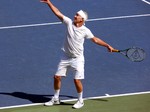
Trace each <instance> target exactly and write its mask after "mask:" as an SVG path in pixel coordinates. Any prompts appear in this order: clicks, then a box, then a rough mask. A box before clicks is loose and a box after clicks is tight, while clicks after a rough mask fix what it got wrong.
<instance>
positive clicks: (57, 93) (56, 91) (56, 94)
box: [54, 89, 60, 99]
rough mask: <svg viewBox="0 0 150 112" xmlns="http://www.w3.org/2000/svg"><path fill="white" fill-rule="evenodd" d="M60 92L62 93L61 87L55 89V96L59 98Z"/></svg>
mask: <svg viewBox="0 0 150 112" xmlns="http://www.w3.org/2000/svg"><path fill="white" fill-rule="evenodd" d="M59 93H60V89H58V90H55V94H54V98H56V99H58V98H59Z"/></svg>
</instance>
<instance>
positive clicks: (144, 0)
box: [142, 0, 150, 5]
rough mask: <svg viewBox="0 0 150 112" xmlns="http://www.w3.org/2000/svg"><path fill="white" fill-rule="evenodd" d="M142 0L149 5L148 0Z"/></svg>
mask: <svg viewBox="0 0 150 112" xmlns="http://www.w3.org/2000/svg"><path fill="white" fill-rule="evenodd" d="M142 1H143V2H145V3H147V4H149V5H150V2H148V1H146V0H142Z"/></svg>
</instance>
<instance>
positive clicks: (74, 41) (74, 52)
mask: <svg viewBox="0 0 150 112" xmlns="http://www.w3.org/2000/svg"><path fill="white" fill-rule="evenodd" d="M63 22H64V23H65V24H66V27H67V35H66V38H65V40H64V45H63V48H62V49H63V51H64V52H65V53H66V54H67V55H68V56H69V57H78V56H83V52H84V47H83V44H84V39H85V38H87V39H91V38H93V37H94V35H93V34H92V32H91V31H90V30H89V29H88V28H87V27H86V26H84V25H83V26H81V27H76V26H75V25H74V24H73V21H72V20H71V19H70V18H68V17H66V16H64V17H63Z"/></svg>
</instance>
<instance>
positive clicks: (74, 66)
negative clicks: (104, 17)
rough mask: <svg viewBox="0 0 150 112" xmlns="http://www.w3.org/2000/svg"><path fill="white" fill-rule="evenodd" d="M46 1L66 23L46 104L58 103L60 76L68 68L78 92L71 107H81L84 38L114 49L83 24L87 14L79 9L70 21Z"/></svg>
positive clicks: (111, 49)
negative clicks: (60, 56)
mask: <svg viewBox="0 0 150 112" xmlns="http://www.w3.org/2000/svg"><path fill="white" fill-rule="evenodd" d="M41 2H43V3H46V4H47V5H48V6H49V8H50V9H51V10H52V12H53V13H54V14H55V15H56V16H57V17H58V18H59V19H60V20H61V21H62V22H63V23H64V24H65V25H66V29H67V34H66V38H65V40H64V46H63V48H62V51H63V53H62V58H61V60H60V63H59V64H58V69H57V72H56V74H55V75H54V90H55V93H54V96H53V97H52V99H51V100H50V101H49V102H46V103H45V105H46V106H52V105H54V104H60V100H59V93H60V88H61V78H62V77H64V76H66V75H67V71H68V70H72V72H73V74H74V84H75V87H76V90H77V93H78V101H77V102H76V103H75V104H74V105H73V108H81V107H83V106H84V101H83V86H82V82H81V80H82V79H84V54H83V53H84V47H83V44H84V40H85V39H90V40H91V41H92V42H94V43H96V44H98V45H100V46H104V47H106V48H107V49H108V51H109V52H113V51H114V50H115V49H114V48H113V47H111V46H110V45H109V44H107V43H106V42H104V41H103V40H101V39H99V38H97V37H95V36H94V35H93V34H92V32H91V31H90V30H89V29H88V28H87V27H86V26H85V21H86V20H87V19H88V14H87V13H86V12H85V11H83V10H80V11H78V12H77V13H76V15H75V16H74V21H72V20H71V19H70V18H68V17H67V16H65V15H63V14H62V13H61V12H60V11H59V10H58V8H56V7H55V6H54V5H53V4H52V2H51V0H41Z"/></svg>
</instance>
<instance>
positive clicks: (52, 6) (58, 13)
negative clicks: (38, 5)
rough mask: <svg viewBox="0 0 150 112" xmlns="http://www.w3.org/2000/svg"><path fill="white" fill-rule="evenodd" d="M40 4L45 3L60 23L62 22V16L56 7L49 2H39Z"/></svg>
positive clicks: (47, 0) (49, 0)
mask: <svg viewBox="0 0 150 112" xmlns="http://www.w3.org/2000/svg"><path fill="white" fill-rule="evenodd" d="M40 2H43V3H46V4H47V5H48V6H49V7H50V9H51V10H52V12H53V13H54V14H55V15H56V16H57V17H58V18H59V19H60V20H61V21H62V20H63V16H64V15H63V14H62V13H61V12H60V11H59V9H58V8H57V7H55V6H54V5H53V4H52V2H51V0H41V1H40Z"/></svg>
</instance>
